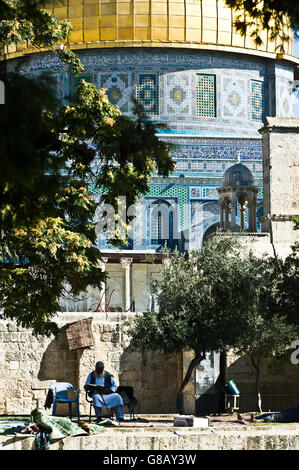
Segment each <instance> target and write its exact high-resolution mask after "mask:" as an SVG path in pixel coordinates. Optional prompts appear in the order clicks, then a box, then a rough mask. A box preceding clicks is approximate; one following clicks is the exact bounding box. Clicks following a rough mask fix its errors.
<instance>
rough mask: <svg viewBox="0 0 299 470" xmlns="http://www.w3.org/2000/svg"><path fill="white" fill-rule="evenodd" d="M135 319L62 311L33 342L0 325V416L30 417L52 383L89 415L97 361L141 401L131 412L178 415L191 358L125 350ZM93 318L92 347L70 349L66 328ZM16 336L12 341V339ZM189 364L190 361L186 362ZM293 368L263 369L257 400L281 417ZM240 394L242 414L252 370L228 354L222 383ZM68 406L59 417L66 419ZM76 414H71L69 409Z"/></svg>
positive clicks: (294, 386)
mask: <svg viewBox="0 0 299 470" xmlns="http://www.w3.org/2000/svg"><path fill="white" fill-rule="evenodd" d="M135 315H139V314H138V313H137V314H136V313H121V312H111V313H88V312H87V313H79V312H76V313H61V314H59V315H57V317H56V318H55V320H56V322H57V323H58V326H59V327H60V334H59V336H58V338H57V339H55V338H54V337H51V338H44V337H38V338H36V337H34V336H33V335H32V331H31V330H26V329H24V328H21V327H17V326H16V325H15V324H14V323H13V322H11V321H8V320H1V321H0V357H1V370H0V414H14V415H17V414H30V412H31V411H32V410H33V409H34V408H35V407H36V406H37V405H39V406H40V407H43V405H44V403H45V399H46V395H47V391H48V388H49V385H50V383H51V382H52V381H54V380H56V381H57V382H69V383H71V384H72V385H74V387H75V388H76V389H77V390H79V391H80V413H81V415H88V414H89V404H88V403H87V402H86V399H85V391H84V384H85V381H86V378H87V375H88V374H89V372H90V371H92V370H93V369H94V366H95V362H96V361H98V360H102V361H103V362H104V363H105V368H106V369H107V370H108V371H110V372H111V373H112V374H113V375H114V377H115V380H116V382H117V383H118V384H120V385H131V386H133V387H134V394H135V396H136V398H137V399H138V405H137V408H136V412H137V413H139V414H144V413H159V414H160V413H177V409H176V396H177V391H178V389H179V385H180V383H181V381H182V377H183V374H184V373H185V372H186V369H185V366H186V360H187V359H188V357H189V353H186V354H184V355H182V354H173V355H165V354H162V353H159V352H153V351H152V352H148V353H146V354H145V353H144V354H143V353H142V352H141V351H139V350H135V349H133V348H132V346H130V341H129V337H128V329H129V328H130V325H132V321H133V319H134V317H135ZM91 316H92V331H93V336H94V346H93V347H91V348H87V349H80V350H74V351H70V350H69V349H68V343H67V339H66V328H67V325H68V324H69V323H72V322H75V321H79V320H82V319H83V318H88V317H91ZM12 338H13V340H12ZM189 359H190V358H189ZM297 368H298V366H294V365H292V364H290V363H287V364H278V365H271V364H270V365H267V364H264V365H263V369H262V377H261V380H262V394H263V403H264V406H265V408H264V409H265V410H267V411H268V409H271V410H272V411H278V410H281V409H285V408H288V407H290V406H294V405H296V404H298V396H299V395H298V394H299V388H298V387H299V380H298V372H297ZM230 379H234V380H235V382H236V383H237V385H238V387H239V388H240V390H241V400H240V407H241V411H250V410H254V409H255V392H254V371H253V370H252V367H251V365H250V361H249V360H248V359H247V358H245V357H243V358H239V357H235V356H233V355H228V356H227V370H226V380H227V381H228V380H230ZM195 387H196V380H195V376H193V377H192V380H191V382H190V384H189V385H188V387H186V389H185V393H184V403H185V412H186V413H188V414H190V413H191V414H194V412H195V401H196V400H195ZM67 411H68V410H67V407H65V408H63V407H62V406H60V407H58V409H57V413H58V414H61V415H65V414H67ZM73 413H74V415H75V408H74V410H73Z"/></svg>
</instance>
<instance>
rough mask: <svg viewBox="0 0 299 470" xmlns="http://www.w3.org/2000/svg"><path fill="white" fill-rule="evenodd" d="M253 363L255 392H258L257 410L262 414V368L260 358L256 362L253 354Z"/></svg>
mask: <svg viewBox="0 0 299 470" xmlns="http://www.w3.org/2000/svg"><path fill="white" fill-rule="evenodd" d="M251 362H252V365H253V367H254V369H255V392H256V408H257V410H258V411H259V412H260V413H262V396H261V390H260V388H261V384H260V375H261V367H260V356H257V358H256V361H255V360H254V355H253V354H251Z"/></svg>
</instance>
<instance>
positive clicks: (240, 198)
mask: <svg viewBox="0 0 299 470" xmlns="http://www.w3.org/2000/svg"><path fill="white" fill-rule="evenodd" d="M240 160H241V159H240V154H238V157H237V163H236V164H235V165H232V166H231V167H229V168H228V169H227V170H226V172H225V173H224V175H223V178H222V187H221V188H217V191H218V193H219V206H220V228H222V229H223V230H224V231H227V230H230V231H232V232H236V231H239V230H244V229H245V217H244V214H245V211H246V210H247V211H248V232H256V206H257V192H258V188H257V187H256V186H255V185H254V178H253V175H252V173H251V171H250V170H249V168H247V166H245V165H243V163H241V161H240ZM238 205H239V206H238ZM238 208H239V212H240V225H239V226H238V225H237V224H236V217H237V211H238Z"/></svg>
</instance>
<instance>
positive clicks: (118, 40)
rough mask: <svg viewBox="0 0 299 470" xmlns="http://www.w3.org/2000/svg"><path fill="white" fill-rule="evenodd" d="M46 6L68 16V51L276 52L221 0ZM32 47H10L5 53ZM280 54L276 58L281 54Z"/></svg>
mask: <svg viewBox="0 0 299 470" xmlns="http://www.w3.org/2000/svg"><path fill="white" fill-rule="evenodd" d="M49 4H52V7H51V6H49V10H52V11H53V13H54V14H55V15H56V16H57V17H58V18H59V19H68V20H69V22H70V23H71V24H72V25H73V28H74V31H73V32H72V34H71V38H70V47H71V49H73V50H76V49H77V50H78V49H86V48H107V47H109V48H111V47H183V48H189V49H210V50H220V51H221V50H225V51H228V52H229V51H232V52H243V53H247V54H248V53H249V54H257V55H265V56H269V57H273V56H276V48H275V47H276V44H275V43H274V42H270V41H268V39H267V32H265V33H264V35H263V38H262V39H263V45H262V46H260V47H256V46H255V44H254V42H253V40H252V39H251V38H250V32H248V34H247V36H246V37H245V38H244V37H241V36H240V34H238V33H237V32H236V31H235V30H234V28H233V21H234V19H235V17H236V14H235V13H233V12H232V10H231V9H230V8H229V7H227V6H225V3H224V0H159V1H156V0H129V1H127V0H64V5H63V4H61V3H59V2H58V3H57V2H56V3H55V6H54V7H53V2H49ZM290 37H291V39H290V41H289V42H288V43H287V44H286V45H285V53H284V57H286V58H289V59H291V57H288V56H293V55H294V41H293V34H292V32H291V35H290ZM32 52H36V50H34V49H32V48H27V49H26V50H25V51H24V49H22V48H21V47H18V48H17V49H15V50H12V49H11V48H10V50H9V54H8V57H16V56H18V55H23V54H24V53H27V54H28V53H32ZM280 58H281V57H280Z"/></svg>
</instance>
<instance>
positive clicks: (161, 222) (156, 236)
mask: <svg viewBox="0 0 299 470" xmlns="http://www.w3.org/2000/svg"><path fill="white" fill-rule="evenodd" d="M173 220H174V214H173V208H172V206H171V204H170V203H169V202H167V201H165V200H161V199H159V200H157V201H155V202H154V203H152V204H151V207H150V237H151V240H150V244H151V245H153V246H155V247H157V248H158V247H163V246H165V245H166V246H167V247H169V248H173V245H174V240H173Z"/></svg>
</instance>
